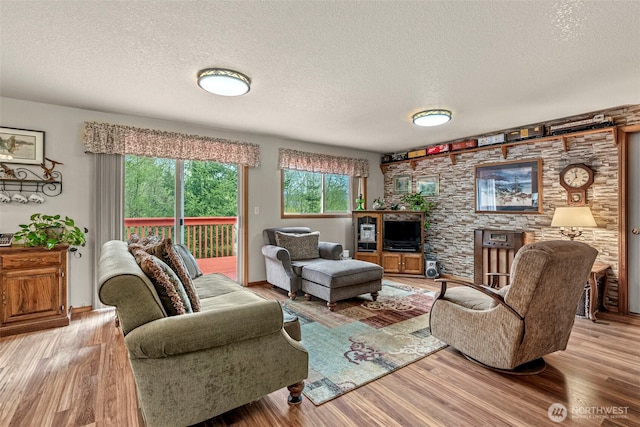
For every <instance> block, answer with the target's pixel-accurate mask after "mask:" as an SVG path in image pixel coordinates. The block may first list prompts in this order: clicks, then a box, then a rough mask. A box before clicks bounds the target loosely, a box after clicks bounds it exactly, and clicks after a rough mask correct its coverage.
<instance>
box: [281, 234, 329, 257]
mask: <svg viewBox="0 0 640 427" xmlns="http://www.w3.org/2000/svg"><path fill="white" fill-rule="evenodd" d="M275 235H276V244H277V245H278V246H281V247H283V248H285V249H286V250H288V251H289V254H290V255H291V260H298V259H310V258H318V257H319V256H320V252H319V251H318V242H319V241H320V232H319V231H314V232H313V233H305V234H292V233H283V232H281V231H276V232H275Z"/></svg>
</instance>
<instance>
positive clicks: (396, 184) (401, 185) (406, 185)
mask: <svg viewBox="0 0 640 427" xmlns="http://www.w3.org/2000/svg"><path fill="white" fill-rule="evenodd" d="M409 191H411V177H410V176H409V175H399V176H394V177H393V192H394V193H396V194H398V193H408V192H409Z"/></svg>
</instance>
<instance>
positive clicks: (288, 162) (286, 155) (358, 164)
mask: <svg viewBox="0 0 640 427" xmlns="http://www.w3.org/2000/svg"><path fill="white" fill-rule="evenodd" d="M279 157H280V159H279V162H278V165H279V168H280V169H295V170H301V171H307V172H322V173H333V174H338V175H349V176H353V177H356V178H358V177H362V178H365V177H368V176H369V160H367V159H355V158H351V157H337V156H331V155H328V154H316V153H305V152H303V151H296V150H289V149H286V148H281V149H280V152H279Z"/></svg>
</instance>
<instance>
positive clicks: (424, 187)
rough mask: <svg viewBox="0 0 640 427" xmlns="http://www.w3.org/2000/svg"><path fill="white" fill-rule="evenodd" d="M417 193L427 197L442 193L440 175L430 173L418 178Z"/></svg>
mask: <svg viewBox="0 0 640 427" xmlns="http://www.w3.org/2000/svg"><path fill="white" fill-rule="evenodd" d="M416 193H418V194H421V195H422V196H425V197H429V196H437V195H438V194H440V176H439V175H430V176H420V177H418V178H416Z"/></svg>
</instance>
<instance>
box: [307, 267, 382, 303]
mask: <svg viewBox="0 0 640 427" xmlns="http://www.w3.org/2000/svg"><path fill="white" fill-rule="evenodd" d="M382 274H383V270H382V267H380V266H379V265H378V264H374V263H371V262H366V261H359V260H354V259H346V260H341V261H326V262H319V263H313V264H310V265H305V266H304V267H303V268H302V274H301V276H302V284H301V286H302V290H303V291H304V292H305V294H306V296H307V298H310V296H311V295H313V296H314V297H318V298H320V299H322V300H325V301H327V306H328V307H329V310H331V311H333V310H334V308H335V306H336V301H340V300H343V299H348V298H353V297H356V296H358V295H362V294H366V293H369V292H370V293H371V298H373V300H374V301H375V300H376V298H378V291H379V290H381V289H382Z"/></svg>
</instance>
